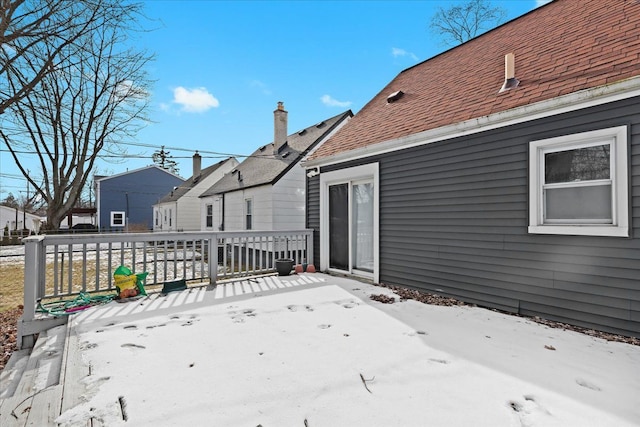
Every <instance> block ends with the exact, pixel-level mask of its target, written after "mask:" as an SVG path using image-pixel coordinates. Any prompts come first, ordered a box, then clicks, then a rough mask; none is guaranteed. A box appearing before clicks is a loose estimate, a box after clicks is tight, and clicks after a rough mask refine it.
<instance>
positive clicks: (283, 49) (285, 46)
mask: <svg viewBox="0 0 640 427" xmlns="http://www.w3.org/2000/svg"><path fill="white" fill-rule="evenodd" d="M451 3H452V2H448V1H290V2H287V1H277V2H276V1H255V2H254V1H235V2H225V1H174V0H155V1H147V2H145V8H146V15H147V16H148V17H149V18H150V21H149V22H148V23H147V24H148V26H150V27H153V28H155V30H153V31H151V32H149V33H146V34H144V35H143V36H142V37H141V38H140V39H139V40H136V43H137V44H139V46H140V47H143V48H146V49H148V50H149V51H150V52H153V53H155V58H156V59H155V61H154V62H152V63H151V65H150V66H149V73H150V77H151V78H152V79H153V80H154V85H153V92H152V98H151V109H150V110H149V116H150V119H151V120H152V123H149V124H148V125H147V126H146V127H145V128H144V129H143V130H142V131H141V132H140V133H139V134H138V136H137V142H138V143H140V144H145V145H151V146H153V147H158V148H159V147H160V146H162V145H164V146H166V147H168V151H170V153H171V155H172V156H174V158H175V160H176V161H178V165H179V168H180V175H181V176H183V177H185V178H188V177H189V176H190V175H191V167H192V166H191V165H192V162H191V156H192V155H193V153H194V152H195V150H198V151H199V152H200V153H201V154H202V156H203V160H202V163H203V165H202V166H203V167H206V166H209V165H210V164H213V163H215V162H217V161H218V159H220V158H221V157H220V156H219V155H217V154H214V153H230V154H234V155H238V156H240V155H243V154H244V155H246V154H249V153H251V152H252V151H253V150H255V149H256V148H257V147H259V146H261V145H264V144H266V143H269V142H271V141H272V139H273V110H274V109H275V108H276V104H277V102H278V101H283V102H284V105H285V109H286V110H287V111H288V112H289V133H293V132H295V131H297V130H299V129H302V128H305V127H307V126H311V125H313V124H315V123H317V122H320V121H322V120H323V119H325V118H328V117H332V116H334V115H336V114H338V113H341V112H343V111H345V110H347V109H351V110H352V111H353V112H354V113H357V112H358V111H359V110H360V109H361V108H362V107H363V106H364V105H365V104H366V102H367V101H369V100H370V99H371V98H372V97H373V96H375V95H376V94H377V93H378V92H379V91H380V90H381V89H382V88H383V87H384V86H385V85H386V84H387V83H388V82H389V81H390V80H392V79H393V78H394V77H395V76H396V75H397V74H398V73H399V72H401V71H402V70H404V69H405V68H408V67H410V66H413V65H415V64H417V63H419V62H421V61H424V60H426V59H429V58H430V57H432V56H434V55H437V54H438V53H440V52H442V51H443V50H445V49H446V47H445V46H444V45H443V44H442V43H441V42H440V40H439V39H438V38H437V37H436V36H435V35H433V34H432V33H431V32H430V30H429V21H430V19H431V17H432V15H433V13H434V12H435V10H436V8H437V7H438V6H445V7H446V6H447V5H448V4H451ZM454 3H455V2H454ZM493 3H494V4H496V5H500V6H502V7H504V8H505V9H506V10H507V13H508V15H507V20H510V19H513V18H516V17H518V16H520V15H522V14H524V13H526V12H529V11H530V10H532V9H534V8H535V7H536V6H538V5H539V4H540V3H544V1H540V0H538V1H536V0H508V1H494V2H493ZM4 148H6V147H0V149H4ZM128 151H129V154H130V155H131V157H130V158H127V159H126V160H124V161H122V162H120V163H117V164H114V163H107V162H105V161H103V162H101V163H100V165H99V167H98V170H97V173H100V174H105V173H120V172H124V171H127V170H133V169H137V168H140V167H144V166H148V165H150V164H152V163H153V162H152V160H151V155H152V154H153V152H154V151H155V149H154V148H151V147H139V146H129V147H128ZM30 160H31V159H29V161H30ZM33 160H35V158H34V159H33ZM238 160H240V161H241V160H242V158H241V157H238ZM36 169H37V167H36V165H35V162H34V163H33V167H32V168H31V170H32V172H33V170H36ZM17 175H19V171H18V169H17V168H16V167H15V165H14V164H13V160H12V159H11V157H10V156H9V155H8V153H6V152H5V151H0V177H1V181H0V199H4V197H6V195H7V193H9V192H12V193H14V195H18V193H19V192H20V191H24V190H25V189H26V181H25V180H24V178H19V177H16V176H17Z"/></svg>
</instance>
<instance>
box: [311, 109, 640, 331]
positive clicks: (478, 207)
mask: <svg viewBox="0 0 640 427" xmlns="http://www.w3.org/2000/svg"><path fill="white" fill-rule="evenodd" d="M618 125H630V128H631V141H630V150H629V153H630V169H629V171H630V196H631V199H630V205H631V207H630V209H631V225H632V227H633V230H632V237H631V238H615V237H590V236H554V235H532V234H528V233H527V226H528V194H529V190H528V146H529V141H532V140H538V139H544V138H550V137H554V136H560V135H563V134H573V133H578V132H585V131H590V130H596V129H601V128H607V127H612V126H618ZM372 161H378V162H379V164H380V281H381V282H383V283H387V284H395V285H401V286H406V287H411V288H417V289H422V290H426V291H429V292H434V293H439V294H443V295H448V296H453V297H456V298H459V299H461V300H464V301H468V302H473V303H477V304H479V305H482V306H487V307H494V308H498V309H502V310H506V311H510V312H516V313H520V314H523V315H530V316H531V315H539V316H542V317H546V318H549V319H554V320H559V321H564V322H567V323H571V324H575V325H579V326H584V327H593V328H596V329H600V330H606V331H612V332H618V333H624V334H627V335H635V336H640V100H639V99H637V98H636V99H632V100H625V101H619V102H617V103H615V104H610V105H608V106H599V107H594V108H590V109H588V110H582V111H578V112H572V113H567V114H563V115H559V116H555V117H551V118H546V119H541V120H537V121H534V122H530V123H525V124H520V125H517V126H512V127H509V128H504V129H499V130H494V131H488V132H484V133H482V134H478V135H472V136H468V137H464V138H458V139H453V140H448V141H443V142H438V143H434V144H429V145H425V146H422V147H416V148H412V149H406V150H402V151H397V152H394V153H389V154H385V155H382V156H378V157H372V158H369V159H365V160H360V161H358V162H352V163H350V164H343V165H339V166H333V167H331V168H323V169H322V172H326V171H329V170H336V169H341V168H343V167H350V166H355V165H358V164H366V163H370V162H372ZM313 186H315V187H316V188H317V187H318V186H319V183H317V182H314V183H312V185H310V187H313ZM314 191H317V190H314V189H312V188H309V189H308V194H311V193H313V192H314ZM317 199H318V198H317V196H314V198H313V199H311V198H310V205H312V204H313V203H318V202H317V201H316V200H317ZM308 212H309V225H310V226H314V227H315V226H317V225H318V222H317V219H316V217H317V216H318V212H317V210H316V209H314V208H313V206H309V209H308ZM316 242H319V240H316Z"/></svg>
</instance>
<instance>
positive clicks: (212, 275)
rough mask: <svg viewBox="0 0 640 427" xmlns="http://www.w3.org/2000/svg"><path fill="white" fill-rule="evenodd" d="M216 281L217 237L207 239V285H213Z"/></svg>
mask: <svg viewBox="0 0 640 427" xmlns="http://www.w3.org/2000/svg"><path fill="white" fill-rule="evenodd" d="M216 280H218V236H217V235H216V234H214V235H213V236H211V237H209V284H210V285H215V284H216Z"/></svg>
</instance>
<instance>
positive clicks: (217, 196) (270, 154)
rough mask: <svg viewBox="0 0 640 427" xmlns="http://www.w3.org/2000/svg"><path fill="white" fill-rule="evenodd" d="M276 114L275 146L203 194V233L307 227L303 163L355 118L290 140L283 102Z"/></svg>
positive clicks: (347, 114) (342, 118) (319, 125)
mask: <svg viewBox="0 0 640 427" xmlns="http://www.w3.org/2000/svg"><path fill="white" fill-rule="evenodd" d="M273 114H274V143H271V144H267V145H263V146H262V147H260V148H258V149H257V150H256V151H255V152H253V153H252V154H251V155H250V156H249V157H247V159H245V160H244V161H243V162H242V163H240V164H239V165H238V166H237V167H236V168H234V169H233V171H232V172H231V173H229V174H227V175H226V176H225V177H224V178H222V179H221V180H220V181H218V182H217V183H216V184H214V185H213V186H212V187H211V188H209V189H208V190H207V191H206V192H204V193H203V194H202V196H201V206H202V210H203V213H202V221H203V222H202V230H214V231H218V230H226V231H237V230H265V231H271V230H300V229H304V228H305V213H304V212H305V171H304V169H303V168H301V167H300V165H299V162H300V160H301V159H302V158H303V157H304V156H305V155H307V154H308V153H309V152H310V151H311V150H313V149H316V148H317V147H319V146H321V145H322V143H324V141H326V140H327V139H328V138H329V137H330V136H331V135H333V134H334V133H335V132H336V131H337V130H338V129H340V128H341V127H342V126H343V125H344V124H345V123H346V122H347V121H348V120H349V118H351V116H352V115H353V114H352V113H351V111H346V112H344V113H341V114H338V115H336V116H334V117H331V118H329V119H326V120H324V121H321V122H320V123H317V124H315V125H313V126H309V127H307V128H305V129H302V130H300V131H298V132H296V133H293V134H291V135H288V136H287V122H288V119H287V116H288V113H287V111H285V110H284V106H283V104H282V102H279V103H278V107H277V109H276V110H275V111H274V112H273Z"/></svg>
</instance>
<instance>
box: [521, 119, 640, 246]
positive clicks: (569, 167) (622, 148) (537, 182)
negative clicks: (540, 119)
mask: <svg viewBox="0 0 640 427" xmlns="http://www.w3.org/2000/svg"><path fill="white" fill-rule="evenodd" d="M627 161H628V160H627V127H626V126H618V127H614V128H608V129H601V130H597V131H592V132H583V133H579V134H574V135H567V136H561V137H557V138H549V139H543V140H539V141H533V142H531V143H530V145H529V233H539V234H570V235H587V236H620V237H628V236H629V195H628V179H629V178H628V173H627Z"/></svg>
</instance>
